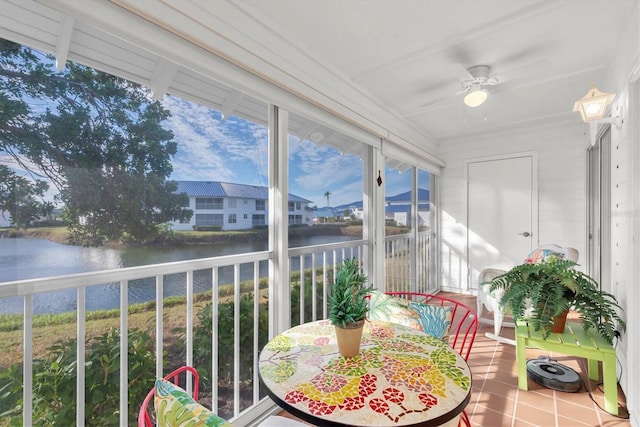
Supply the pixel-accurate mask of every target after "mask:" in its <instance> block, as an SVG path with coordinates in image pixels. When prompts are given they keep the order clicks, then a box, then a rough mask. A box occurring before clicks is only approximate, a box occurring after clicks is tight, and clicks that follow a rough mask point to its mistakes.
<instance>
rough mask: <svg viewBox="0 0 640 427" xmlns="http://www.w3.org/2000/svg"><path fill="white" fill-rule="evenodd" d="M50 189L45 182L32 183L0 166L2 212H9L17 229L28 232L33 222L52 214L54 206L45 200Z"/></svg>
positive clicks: (0, 209)
mask: <svg viewBox="0 0 640 427" xmlns="http://www.w3.org/2000/svg"><path fill="white" fill-rule="evenodd" d="M48 189H49V185H48V184H47V183H46V182H45V181H41V180H40V181H36V182H35V183H34V182H31V181H30V180H28V179H27V178H24V177H22V176H18V175H16V173H15V172H13V171H12V170H11V169H9V168H8V167H7V166H5V165H0V212H3V213H2V214H3V215H4V212H8V213H9V215H11V222H12V223H13V224H14V225H15V226H16V227H17V228H24V229H25V230H26V229H27V226H28V225H29V224H30V223H31V222H32V221H33V220H35V219H38V218H40V217H42V216H46V215H49V214H50V213H51V211H52V210H53V204H52V203H51V202H47V201H45V200H44V199H43V198H44V193H45V192H46V191H47V190H48ZM37 197H40V198H41V200H40V201H38V200H37V199H36V198H37Z"/></svg>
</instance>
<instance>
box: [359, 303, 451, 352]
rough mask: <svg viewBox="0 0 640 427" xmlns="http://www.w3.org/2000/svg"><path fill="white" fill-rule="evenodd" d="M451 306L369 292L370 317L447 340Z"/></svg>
mask: <svg viewBox="0 0 640 427" xmlns="http://www.w3.org/2000/svg"><path fill="white" fill-rule="evenodd" d="M451 313H452V309H451V307H441V306H439V305H431V304H425V303H421V302H415V301H408V300H405V299H403V298H397V297H394V296H393V295H388V294H385V293H383V292H379V291H372V292H371V293H369V319H371V320H382V321H386V322H393V323H399V324H401V325H405V326H409V327H411V328H414V329H418V330H419V331H423V332H425V333H427V334H429V335H432V336H435V337H436V338H439V339H442V340H444V341H447V340H448V338H449V328H450V327H451Z"/></svg>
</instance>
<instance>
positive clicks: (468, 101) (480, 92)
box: [464, 86, 489, 107]
mask: <svg viewBox="0 0 640 427" xmlns="http://www.w3.org/2000/svg"><path fill="white" fill-rule="evenodd" d="M487 96H489V93H488V92H487V90H486V89H483V88H481V87H479V86H474V87H472V88H471V91H470V92H469V93H468V94H466V95H465V97H464V104H465V105H466V106H467V107H477V106H479V105H481V104H482V103H483V102H484V101H486V100H487Z"/></svg>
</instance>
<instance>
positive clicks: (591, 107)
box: [573, 85, 622, 129]
mask: <svg viewBox="0 0 640 427" xmlns="http://www.w3.org/2000/svg"><path fill="white" fill-rule="evenodd" d="M615 97H616V94H615V93H605V92H600V91H599V90H598V88H596V87H595V85H591V89H589V91H588V92H587V94H586V95H585V96H584V97H582V98H580V99H579V100H577V101H576V102H575V104H573V111H579V112H580V116H582V121H583V122H585V123H589V122H595V123H596V124H598V123H610V124H615V125H616V127H617V128H618V129H620V128H621V127H622V117H621V116H620V115H617V116H615V117H605V116H604V115H605V113H606V112H607V108H608V107H609V105H611V102H613V98H615Z"/></svg>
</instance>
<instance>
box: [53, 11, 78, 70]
mask: <svg viewBox="0 0 640 427" xmlns="http://www.w3.org/2000/svg"><path fill="white" fill-rule="evenodd" d="M73 23H74V19H73V18H72V17H70V16H68V15H63V17H62V19H61V20H60V32H59V34H58V38H57V39H56V68H57V69H58V70H60V71H62V70H64V69H65V67H66V64H67V58H68V56H69V46H70V45H71V35H72V34H73Z"/></svg>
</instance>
